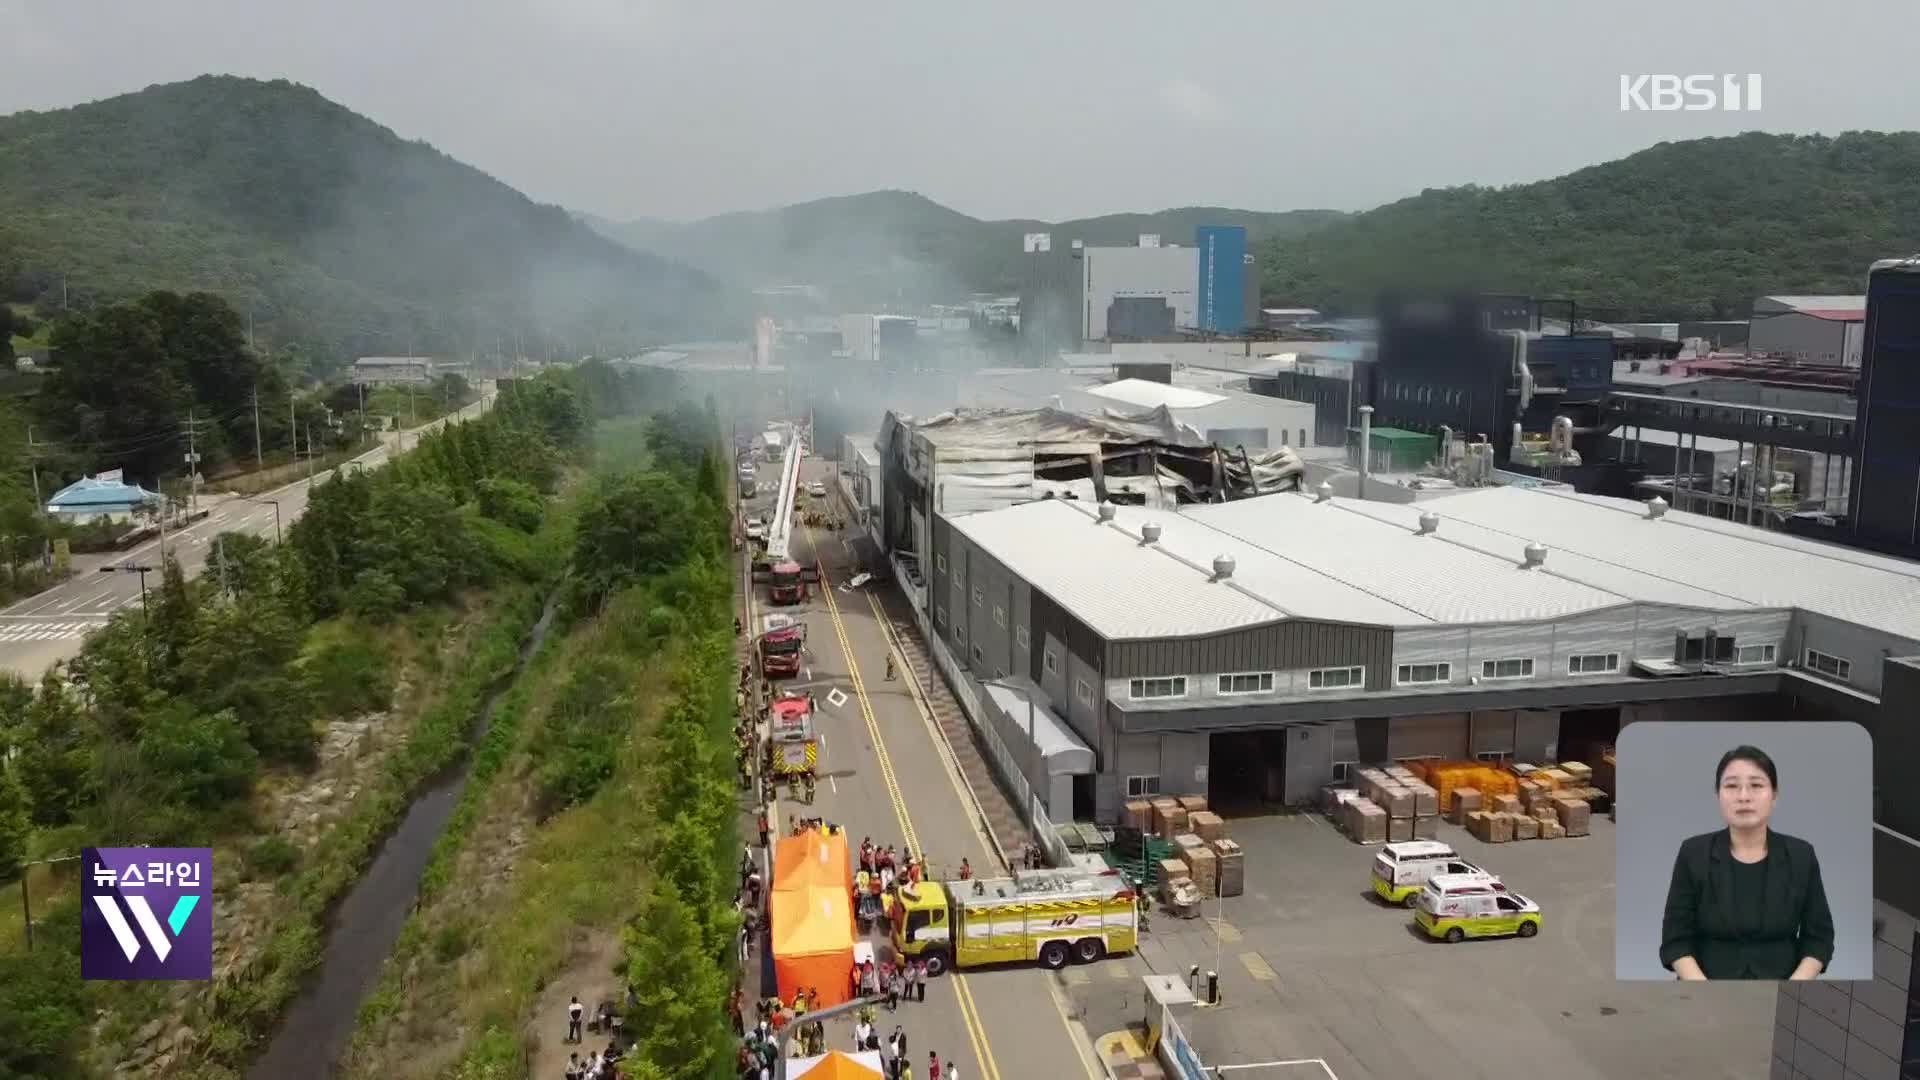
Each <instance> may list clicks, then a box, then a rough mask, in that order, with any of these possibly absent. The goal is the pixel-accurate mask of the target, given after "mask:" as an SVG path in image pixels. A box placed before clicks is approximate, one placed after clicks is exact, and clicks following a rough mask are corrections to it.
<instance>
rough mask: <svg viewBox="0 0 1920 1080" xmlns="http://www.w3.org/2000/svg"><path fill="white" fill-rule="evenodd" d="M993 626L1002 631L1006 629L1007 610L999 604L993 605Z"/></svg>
mask: <svg viewBox="0 0 1920 1080" xmlns="http://www.w3.org/2000/svg"><path fill="white" fill-rule="evenodd" d="M993 625H995V626H997V627H999V628H1000V629H1002V630H1005V629H1006V628H1007V609H1006V608H1003V607H1001V606H1000V605H999V604H995V605H993Z"/></svg>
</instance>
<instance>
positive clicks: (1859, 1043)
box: [1769, 903, 1916, 1080]
mask: <svg viewBox="0 0 1920 1080" xmlns="http://www.w3.org/2000/svg"><path fill="white" fill-rule="evenodd" d="M1874 916H1875V919H1874V921H1875V924H1876V927H1875V931H1874V940H1873V978H1872V979H1871V980H1868V981H1863V982H1797V983H1796V982H1783V983H1781V984H1780V996H1779V998H1778V1002H1777V1005H1776V1007H1775V1010H1774V1015H1773V1024H1774V1027H1773V1060H1772V1065H1771V1068H1770V1070H1769V1075H1770V1076H1771V1077H1774V1078H1776V1080H1822V1078H1825V1077H1834V1078H1836V1080H1838V1078H1842V1077H1844V1078H1845V1080H1856V1078H1857V1080H1900V1078H1901V1077H1902V1076H1911V1075H1913V1074H1912V1073H1910V1072H1903V1071H1902V1070H1901V1067H1900V1062H1901V1059H1902V1057H1904V1056H1905V1044H1906V1040H1907V1028H1908V1023H1907V1017H1908V1016H1909V1015H1910V1011H1911V1010H1912V1009H1913V1008H1914V1003H1913V1002H1914V999H1913V994H1912V991H1913V987H1912V985H1911V982H1912V975H1913V954H1914V952H1915V942H1916V935H1915V933H1914V921H1913V919H1911V918H1910V917H1908V916H1907V915H1906V914H1905V913H1903V912H1901V911H1899V910H1897V909H1895V908H1893V907H1891V906H1889V905H1887V904H1882V903H1876V904H1875V905H1874Z"/></svg>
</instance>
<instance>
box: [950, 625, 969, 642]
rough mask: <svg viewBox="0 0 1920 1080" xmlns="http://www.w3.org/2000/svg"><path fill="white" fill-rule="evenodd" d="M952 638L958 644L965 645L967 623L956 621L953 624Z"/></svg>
mask: <svg viewBox="0 0 1920 1080" xmlns="http://www.w3.org/2000/svg"><path fill="white" fill-rule="evenodd" d="M953 640H954V641H955V642H956V643H958V644H960V645H965V644H966V643H967V624H966V623H963V622H957V623H954V624H953Z"/></svg>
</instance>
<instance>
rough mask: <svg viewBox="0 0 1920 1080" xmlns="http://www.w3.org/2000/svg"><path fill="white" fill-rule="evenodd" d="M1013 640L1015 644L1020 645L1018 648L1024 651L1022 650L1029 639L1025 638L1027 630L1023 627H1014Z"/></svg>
mask: <svg viewBox="0 0 1920 1080" xmlns="http://www.w3.org/2000/svg"><path fill="white" fill-rule="evenodd" d="M1013 640H1015V641H1017V642H1019V643H1020V647H1021V648H1023V649H1024V648H1026V647H1027V642H1028V640H1029V639H1028V637H1027V628H1026V627H1024V626H1016V627H1014V628H1013Z"/></svg>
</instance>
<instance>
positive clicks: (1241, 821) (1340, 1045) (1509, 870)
mask: <svg viewBox="0 0 1920 1080" xmlns="http://www.w3.org/2000/svg"><path fill="white" fill-rule="evenodd" d="M1228 828H1229V832H1230V834H1231V835H1232V836H1233V838H1234V839H1236V840H1238V841H1239V842H1240V844H1241V845H1242V846H1243V847H1244V848H1245V850H1246V879H1247V891H1246V894H1245V895H1243V896H1239V897H1231V898H1228V899H1226V900H1224V901H1218V900H1210V901H1208V902H1207V903H1206V904H1205V914H1204V917H1203V918H1196V919H1188V920H1181V919H1173V918H1169V917H1167V916H1165V915H1162V914H1160V913H1159V912H1158V910H1157V909H1156V914H1155V917H1154V919H1153V925H1152V932H1151V934H1150V940H1149V941H1148V943H1147V944H1145V945H1144V946H1143V947H1142V950H1141V956H1140V958H1141V960H1143V961H1144V962H1145V964H1146V966H1148V967H1150V968H1152V969H1153V970H1154V971H1157V972H1161V973H1182V974H1184V973H1185V972H1186V971H1187V970H1188V968H1189V966H1190V965H1194V964H1197V965H1199V966H1200V968H1201V970H1202V971H1203V972H1204V971H1206V970H1209V969H1213V970H1218V972H1219V974H1220V981H1221V986H1222V988H1223V1004H1222V1005H1220V1006H1218V1007H1216V1008H1209V1009H1202V1010H1200V1012H1199V1013H1198V1014H1197V1015H1196V1017H1195V1019H1194V1020H1193V1022H1192V1023H1190V1024H1189V1025H1188V1028H1189V1030H1188V1034H1189V1036H1190V1037H1191V1038H1192V1040H1193V1041H1194V1043H1195V1044H1196V1046H1197V1047H1198V1049H1199V1050H1200V1052H1201V1053H1202V1054H1203V1055H1205V1056H1206V1059H1207V1064H1208V1065H1210V1066H1219V1065H1232V1064H1251V1063H1256V1062H1267V1061H1276V1060H1292V1059H1302V1058H1306V1059H1312V1058H1319V1059H1322V1060H1324V1061H1325V1062H1326V1064H1327V1067H1328V1068H1329V1069H1331V1071H1332V1072H1333V1074H1334V1075H1335V1076H1337V1077H1338V1078H1339V1080H1388V1078H1404V1077H1407V1076H1453V1077H1481V1076H1484V1077H1500V1078H1510V1077H1514V1076H1522V1075H1528V1074H1530V1073H1532V1072H1534V1071H1536V1070H1546V1071H1547V1072H1549V1073H1550V1074H1551V1075H1553V1076H1554V1077H1555V1080H1588V1078H1591V1080H1604V1078H1617V1077H1637V1078H1652V1077H1676V1078H1679V1077H1687V1078H1715V1077H1725V1078H1727V1080H1751V1078H1752V1077H1756V1076H1765V1075H1767V1071H1768V1058H1769V1048H1770V1046H1771V1040H1772V1032H1773V1022H1774V1009H1775V1004H1776V996H1777V995H1776V993H1775V989H1774V987H1773V986H1772V985H1771V984H1765V985H1744V986H1743V985H1731V984H1716V985H1713V986H1710V987H1692V986H1688V987H1683V986H1682V985H1681V984H1679V983H1622V982H1617V981H1615V979H1614V977H1613V923H1614V907H1613V904H1614V893H1613V823H1612V822H1610V821H1608V820H1607V819H1606V818H1604V817H1598V816H1597V817H1595V819H1594V822H1593V834H1592V835H1591V836H1586V837H1578V838H1568V839H1560V840H1523V841H1515V842H1512V843H1506V844H1485V843H1482V842H1480V841H1478V840H1476V839H1474V838H1473V837H1472V836H1471V835H1469V834H1468V833H1467V831H1466V830H1465V829H1463V828H1458V827H1455V826H1452V825H1448V824H1445V823H1442V824H1441V826H1440V836H1439V838H1440V839H1441V840H1443V841H1446V842H1447V843H1450V844H1452V845H1453V846H1454V848H1455V850H1457V851H1459V852H1460V853H1461V854H1462V855H1464V856H1466V857H1467V858H1468V859H1471V860H1473V861H1475V862H1478V863H1480V864H1481V865H1482V866H1484V867H1486V868H1487V869H1488V870H1490V871H1492V872H1493V873H1496V874H1499V875H1500V876H1501V877H1502V878H1503V879H1504V880H1505V881H1506V882H1507V885H1508V887H1509V888H1511V889H1512V890H1513V891H1515V892H1517V893H1520V894H1522V895H1524V896H1528V897H1530V898H1532V899H1534V900H1535V901H1537V902H1538V903H1539V904H1540V906H1541V908H1542V911H1543V914H1544V916H1545V923H1544V926H1543V927H1542V929H1541V932H1540V935H1539V936H1538V937H1535V938H1533V939H1531V940H1523V939H1519V938H1504V939H1487V940H1475V941H1467V942H1463V943H1461V944H1458V945H1448V944H1445V943H1444V942H1436V941H1431V940H1429V939H1427V937H1426V936H1425V935H1424V934H1422V933H1420V932H1419V931H1418V930H1417V928H1415V927H1414V926H1413V922H1412V918H1411V915H1410V913H1409V912H1408V911H1406V910H1405V909H1403V908H1396V907H1389V906H1387V905H1385V904H1383V903H1381V902H1380V901H1379V900H1378V899H1376V898H1375V897H1374V895H1373V893H1372V891H1371V889H1369V887H1368V879H1367V875H1368V870H1369V867H1370V866H1371V863H1372V860H1373V857H1374V855H1375V853H1376V852H1377V851H1378V850H1379V848H1378V846H1362V845H1359V844H1355V843H1353V842H1352V841H1351V840H1348V839H1347V838H1346V837H1345V836H1344V835H1342V834H1341V833H1340V832H1339V831H1338V830H1337V829H1336V828H1335V827H1334V826H1333V825H1332V824H1331V823H1330V822H1329V821H1328V820H1327V819H1326V818H1324V817H1321V816H1319V815H1317V814H1313V815H1310V814H1299V815H1282V816H1269V817H1252V818H1238V819H1234V820H1231V821H1230V822H1229V823H1228ZM1216 910H1219V911H1221V912H1222V913H1223V915H1224V919H1223V920H1222V922H1223V925H1222V927H1221V930H1220V932H1219V933H1216V932H1215V930H1214V922H1215V913H1216ZM1071 996H1072V997H1073V1000H1074V1003H1075V1005H1076V1006H1078V1008H1079V1010H1080V1012H1081V1013H1082V1020H1083V1022H1084V1023H1085V1024H1086V1025H1087V1027H1088V1030H1090V1031H1093V1032H1096V1033H1098V1032H1102V1031H1111V1030H1115V1029H1118V1028H1120V1027H1122V1026H1124V1025H1126V1024H1128V1023H1137V1022H1138V1021H1139V1020H1140V1018H1141V1016H1142V1015H1143V1000H1142V994H1141V991H1140V989H1139V986H1138V983H1137V982H1136V983H1132V984H1129V985H1128V986H1127V987H1125V988H1124V989H1123V988H1116V987H1110V986H1103V985H1099V984H1093V985H1089V986H1081V987H1077V988H1071ZM1266 1075H1273V1076H1276V1077H1278V1078H1281V1080H1284V1077H1285V1076H1287V1075H1289V1072H1288V1070H1277V1071H1272V1072H1269V1073H1266ZM1297 1075H1300V1076H1307V1075H1315V1076H1324V1075H1325V1072H1324V1071H1323V1070H1321V1069H1320V1068H1318V1067H1312V1068H1311V1069H1310V1071H1300V1072H1298V1073H1297Z"/></svg>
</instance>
